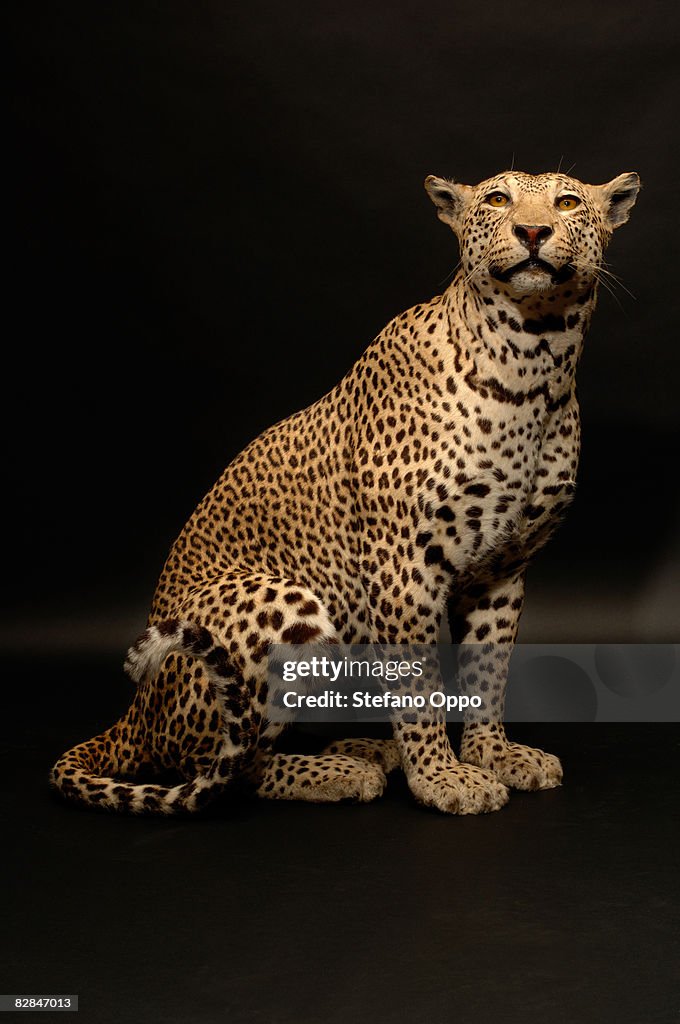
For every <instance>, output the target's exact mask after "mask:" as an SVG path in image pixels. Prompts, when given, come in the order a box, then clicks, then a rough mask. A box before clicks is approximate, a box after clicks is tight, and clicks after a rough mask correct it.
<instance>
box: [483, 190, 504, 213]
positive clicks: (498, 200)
mask: <svg viewBox="0 0 680 1024" xmlns="http://www.w3.org/2000/svg"><path fill="white" fill-rule="evenodd" d="M485 202H487V203H488V204H489V206H495V207H496V209H497V210H499V209H500V208H501V206H507V205H508V203H509V202H510V199H509V198H508V196H506V194H505V193H504V192H491V193H490V194H489V195H488V196H487V197H486V200H485Z"/></svg>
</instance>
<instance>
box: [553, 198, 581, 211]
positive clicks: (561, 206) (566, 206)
mask: <svg viewBox="0 0 680 1024" xmlns="http://www.w3.org/2000/svg"><path fill="white" fill-rule="evenodd" d="M580 205H581V200H580V199H579V197H578V196H560V197H559V199H556V200H555V206H556V207H557V209H558V210H575V209H576V207H577V206H580Z"/></svg>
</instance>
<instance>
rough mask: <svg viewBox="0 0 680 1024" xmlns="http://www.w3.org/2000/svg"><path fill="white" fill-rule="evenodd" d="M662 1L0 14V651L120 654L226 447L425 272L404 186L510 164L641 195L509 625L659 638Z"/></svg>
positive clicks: (418, 286) (670, 417) (434, 272)
mask: <svg viewBox="0 0 680 1024" xmlns="http://www.w3.org/2000/svg"><path fill="white" fill-rule="evenodd" d="M675 10H676V8H675V7H674V6H672V5H671V4H670V3H654V2H652V3H647V4H644V5H643V4H621V3H604V4H599V5H597V7H596V8H593V7H591V6H590V5H589V4H587V3H585V2H576V3H572V4H570V5H569V8H568V10H566V9H563V8H562V7H561V6H559V5H557V4H555V5H549V6H548V7H545V6H537V5H536V4H534V3H532V2H519V3H516V4H513V5H512V8H506V7H504V6H503V5H501V4H490V5H485V6H484V8H483V9H481V8H478V7H477V6H476V5H472V4H466V5H463V4H451V3H441V2H439V0H435V2H434V3H429V4H428V5H427V6H426V8H423V7H422V6H421V5H420V4H418V3H415V2H413V3H409V2H403V0H402V2H399V3H396V4H387V3H377V4H370V3H369V4H366V3H357V2H355V0H351V2H347V3H343V4H339V3H338V4H333V3H329V2H328V0H322V2H320V3H314V4H311V3H298V4H293V5H283V4H276V3H273V2H262V0H260V2H257V0H256V2H255V3H249V4H247V5H246V4H242V5H229V4H220V3H192V4H179V3H163V4H155V3H146V2H142V3H135V4H129V5H127V4H116V5H102V4H92V3H84V2H72V3H69V4H53V5H49V6H46V7H44V8H43V9H40V8H39V7H36V6H35V5H33V6H25V5H15V7H14V11H13V14H14V24H15V27H16V52H17V56H18V61H19V74H18V79H17V82H18V87H17V89H16V92H15V94H14V95H13V98H12V114H13V118H12V123H13V126H14V127H15V128H16V133H17V137H16V143H15V147H16V148H15V150H14V159H13V161H12V164H13V168H14V170H15V172H16V174H15V179H14V182H13V188H12V197H11V198H12V202H11V206H12V213H13V214H14V215H15V217H14V220H15V224H14V226H15V228H16V231H15V233H14V234H13V236H12V243H11V247H10V256H11V260H10V263H11V265H10V272H9V288H8V308H9V310H10V312H11V318H10V324H11V326H10V330H9V334H8V337H7V340H6V354H7V362H6V374H5V389H4V391H5V395H4V402H3V406H4V410H5V412H6V414H7V425H6V427H5V436H6V439H7V441H8V447H9V458H8V463H7V465H6V472H5V478H6V485H7V495H8V498H7V501H6V506H5V508H6V511H8V512H9V517H10V523H9V531H8V533H7V535H6V536H7V537H8V543H7V546H6V549H5V553H4V563H5V565H4V567H5V578H6V581H7V583H6V587H5V596H6V598H7V599H8V603H9V605H10V610H9V612H8V613H7V614H6V616H5V618H4V626H3V630H2V634H1V635H0V639H4V643H5V645H6V646H11V647H13V648H15V649H16V648H17V647H18V648H22V647H29V648H30V649H35V647H36V646H39V647H46V648H48V649H49V648H50V647H58V646H61V647H70V648H73V647H75V648H79V647H82V646H83V645H84V646H87V647H91V648H94V649H97V648H102V647H106V648H107V649H111V650H122V649H123V648H124V647H125V646H126V645H127V643H128V642H129V641H130V640H131V639H132V637H133V636H134V635H136V633H137V631H138V630H140V629H141V628H142V627H143V624H144V618H145V615H146V612H147V609H148V605H149V602H150V598H151V595H152V593H153V588H154V585H155V581H156V579H157V577H158V575H159V573H160V569H161V567H162V564H163V561H164V559H165V556H166V554H167V551H168V549H169V546H170V544H171V542H172V540H173V539H174V537H175V536H176V535H177V533H178V532H179V530H180V529H181V527H182V525H183V523H184V521H185V520H186V518H187V517H188V515H189V513H190V512H191V510H192V509H193V507H194V506H195V504H196V503H197V502H198V500H199V499H200V498H201V497H202V495H203V494H204V493H205V491H206V490H207V489H208V488H209V487H210V486H211V484H212V482H213V481H214V479H215V478H216V477H217V475H218V474H219V473H220V472H221V470H222V468H223V467H224V465H226V463H227V462H228V461H229V460H230V459H231V458H232V457H233V456H234V455H235V454H236V453H237V452H238V451H239V450H240V449H241V448H242V447H243V446H244V444H245V443H246V442H247V441H248V440H250V439H251V438H252V437H253V436H255V435H256V434H257V433H259V432H260V431H261V430H262V429H263V428H265V427H266V426H268V425H269V424H271V423H272V422H275V421H276V420H277V419H280V418H282V417H284V416H286V415H288V414H289V413H291V412H293V411H295V410H297V409H298V408H301V407H303V406H304V405H306V404H308V403H309V402H311V401H313V400H315V399H316V398H318V397H319V396H320V395H322V394H323V393H325V392H326V391H327V390H329V389H330V388H331V387H332V386H333V385H334V384H335V383H336V382H337V381H338V380H339V379H340V377H341V376H342V375H343V374H344V372H345V371H346V370H347V369H348V368H349V366H350V365H351V364H352V363H353V362H354V361H355V360H356V358H357V357H358V356H359V355H360V353H361V352H362V351H363V349H364V348H365V346H366V344H367V343H368V342H369V341H370V339H371V338H372V337H373V336H374V335H375V334H376V333H377V332H378V331H379V330H380V329H381V328H382V327H383V326H384V324H385V323H386V322H387V321H388V320H389V319H390V318H391V317H392V316H394V315H396V314H398V313H399V312H401V311H402V310H403V309H405V308H407V307H409V306H410V305H413V304H414V303H416V302H418V301H421V300H423V299H427V298H429V297H430V296H431V295H433V294H437V293H438V292H440V291H441V290H442V289H443V288H444V287H445V286H446V285H447V283H448V281H449V279H450V276H449V275H450V273H451V271H452V269H453V267H454V265H455V263H456V261H457V253H456V245H455V239H454V237H453V235H452V234H451V233H450V232H449V230H448V229H447V228H445V227H444V225H442V224H440V223H439V222H438V221H437V220H436V217H435V212H434V209H433V207H432V206H431V204H430V202H429V200H428V198H427V196H426V194H425V192H424V190H423V187H422V182H423V179H424V178H425V176H426V175H427V174H428V173H436V174H440V175H447V176H452V177H455V178H457V179H458V180H462V181H467V182H477V181H479V180H481V179H482V178H484V177H487V176H489V175H491V174H493V173H495V172H496V171H498V170H500V169H503V168H507V167H509V166H510V165H511V164H512V163H513V161H514V165H515V167H517V168H521V169H524V170H527V171H530V172H540V171H544V170H550V169H556V168H557V166H558V165H559V164H561V165H562V168H563V169H569V168H570V167H571V166H572V165H573V173H574V175H576V176H580V177H581V178H582V179H583V180H585V181H590V182H601V181H606V180H609V179H610V178H612V177H613V176H615V175H616V174H618V173H620V172H622V171H627V170H637V171H638V172H639V173H640V174H641V177H642V180H643V183H644V189H643V191H642V193H641V196H640V199H639V201H638V204H637V207H636V208H635V209H634V210H633V213H632V217H631V220H630V222H629V223H628V224H627V225H626V226H625V227H623V228H622V229H620V231H618V232H617V233H616V235H615V237H614V240H613V243H612V246H611V249H610V254H609V259H610V261H611V263H612V265H613V269H614V271H615V273H617V275H619V276H620V278H621V279H622V281H623V282H624V284H625V287H626V288H627V289H629V290H630V291H631V292H633V293H634V295H635V296H636V298H635V299H633V298H632V297H631V296H630V295H629V294H628V292H627V291H626V290H624V289H622V288H619V287H616V288H615V290H616V294H617V297H618V298H617V299H614V298H612V297H611V296H610V295H609V294H608V293H607V292H604V293H603V294H602V296H601V299H600V305H599V309H598V311H597V313H596V317H595V320H594V324H593V327H592V330H591V333H590V336H589V338H588V340H587V348H586V352H585V356H584V359H583V362H582V366H581V371H580V394H581V401H582V409H583V418H584V453H583V462H582V470H581V476H580V491H579V494H578V497H577V502H576V504H575V506H574V508H573V509H572V511H571V513H570V515H569V517H568V521H567V525H566V526H565V527H564V528H563V531H562V532H561V534H560V535H559V537H558V538H557V539H555V541H554V542H553V543H552V544H551V546H550V547H549V548H548V549H547V551H546V552H544V553H543V554H542V555H541V556H540V558H539V560H538V563H537V565H536V568H535V569H534V571H533V573H532V576H531V577H530V590H529V601H528V603H527V611H526V613H525V622H524V627H523V633H522V639H524V640H541V641H548V642H550V641H553V640H572V641H588V640H599V641H616V640H623V639H625V640H640V641H644V640H668V639H674V636H672V635H671V634H672V633H673V632H674V626H673V624H674V621H675V618H676V617H677V615H676V612H677V604H676V605H675V607H671V603H672V598H673V589H674V583H675V581H676V580H677V575H678V574H677V568H678V564H679V562H680V555H678V533H677V519H678V516H677V470H676V468H675V463H676V460H677V451H676V447H677V440H678V402H677V380H678V375H679V370H680V356H679V348H680V347H679V346H678V343H677V336H676V326H675V316H676V314H677V301H676V292H677V289H676V288H675V287H674V284H673V281H674V278H673V270H672V262H671V261H672V259H673V257H674V255H675V253H674V245H673V242H674V233H675V232H676V230H677V226H676V219H677V218H676V216H675V213H676V209H677V196H676V189H677V160H678V145H677V132H676V131H675V128H674V124H675V111H676V103H677V89H676V84H677V82H676V77H675V63H674V58H675V50H674V47H675V44H676V33H675V32H674V29H675V28H676V25H677V16H676V14H675ZM660 296H662V298H660Z"/></svg>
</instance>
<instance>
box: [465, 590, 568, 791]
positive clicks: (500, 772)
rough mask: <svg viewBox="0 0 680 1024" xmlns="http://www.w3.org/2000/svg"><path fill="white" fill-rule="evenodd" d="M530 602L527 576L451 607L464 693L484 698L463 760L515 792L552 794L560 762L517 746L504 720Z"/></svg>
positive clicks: (469, 727) (468, 730) (468, 726)
mask: <svg viewBox="0 0 680 1024" xmlns="http://www.w3.org/2000/svg"><path fill="white" fill-rule="evenodd" d="M523 603H524V572H521V573H518V574H517V575H515V576H513V577H511V578H509V579H507V580H505V581H503V582H502V583H494V584H493V585H491V586H489V587H487V588H484V590H483V591H482V590H481V589H480V590H479V591H475V592H474V593H473V594H472V595H468V596H466V598H464V599H463V600H460V599H458V600H456V601H453V600H452V601H450V602H449V626H450V629H451V636H452V639H453V640H454V642H455V643H460V644H462V645H464V646H463V648H462V649H461V651H460V657H459V684H460V688H461V692H462V693H465V694H467V695H469V696H472V695H476V696H478V697H480V698H481V701H482V705H481V707H480V708H479V709H477V710H475V711H472V712H471V713H470V715H469V719H468V720H467V721H466V723H465V726H464V728H463V738H462V741H461V748H460V757H461V760H462V761H465V762H466V763H467V764H473V765H476V766H477V767H480V768H487V769H489V770H491V771H493V772H494V773H495V775H496V776H497V777H498V779H500V781H501V782H503V783H505V785H506V786H512V787H513V788H514V789H552V788H553V787H555V786H559V785H560V783H561V781H562V766H561V764H560V762H559V760H558V758H557V757H555V756H554V755H553V754H547V753H546V752H545V751H543V750H538V749H536V748H534V747H527V746H524V745H523V744H521V743H512V742H511V741H510V740H509V739H508V738H507V736H506V734H505V728H504V725H503V715H504V708H505V689H506V685H507V676H508V666H509V662H510V657H511V655H512V649H513V645H514V643H515V639H516V637H517V629H518V626H519V618H520V614H521V611H522V605H523Z"/></svg>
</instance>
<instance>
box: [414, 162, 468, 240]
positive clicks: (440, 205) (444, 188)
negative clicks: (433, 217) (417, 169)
mask: <svg viewBox="0 0 680 1024" xmlns="http://www.w3.org/2000/svg"><path fill="white" fill-rule="evenodd" d="M425 191H426V192H427V194H428V196H429V197H430V199H431V200H432V202H433V203H434V205H435V206H436V207H437V216H438V217H439V219H440V220H443V221H444V223H445V224H449V225H450V227H452V228H453V229H454V231H455V230H456V229H457V228H458V226H459V224H460V222H461V219H462V216H463V214H464V212H465V209H466V207H467V205H468V203H469V201H470V197H471V195H472V192H473V190H472V189H471V188H470V186H469V185H459V184H458V182H455V181H449V180H448V179H447V178H436V177H435V176H434V174H430V175H428V177H427V178H426V179H425Z"/></svg>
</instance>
